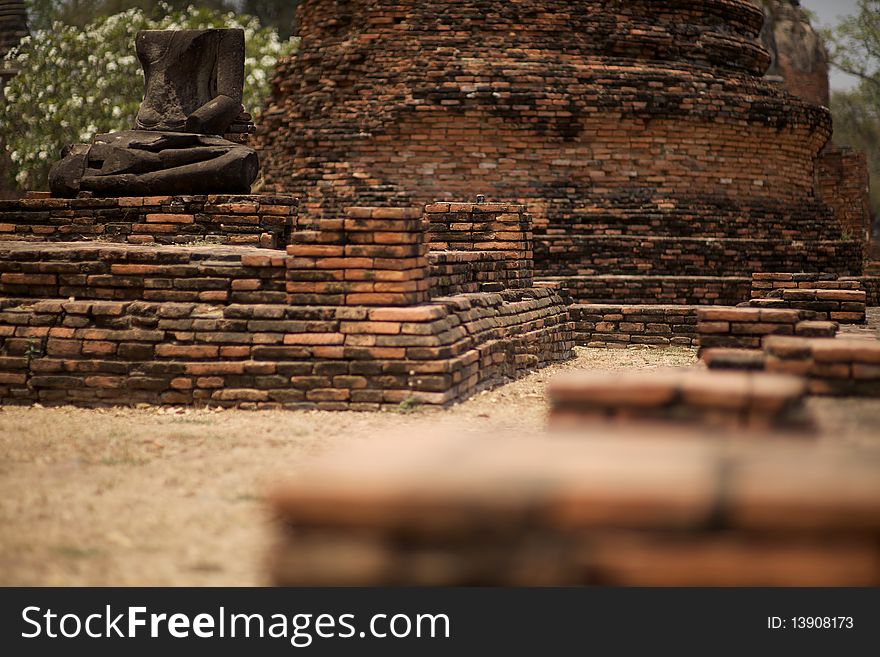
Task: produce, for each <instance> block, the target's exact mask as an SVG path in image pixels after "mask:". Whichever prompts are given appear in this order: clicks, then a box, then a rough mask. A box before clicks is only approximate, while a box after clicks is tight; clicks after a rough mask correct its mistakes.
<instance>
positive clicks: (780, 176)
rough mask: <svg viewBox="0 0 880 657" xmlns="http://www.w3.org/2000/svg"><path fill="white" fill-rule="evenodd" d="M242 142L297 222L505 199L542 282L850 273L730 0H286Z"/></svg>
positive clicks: (806, 136)
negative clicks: (284, 55)
mask: <svg viewBox="0 0 880 657" xmlns="http://www.w3.org/2000/svg"><path fill="white" fill-rule="evenodd" d="M299 12H300V13H299V24H300V27H301V36H302V47H301V50H300V53H299V55H298V56H296V57H295V58H292V59H290V60H288V61H285V62H282V63H281V64H280V65H279V68H278V72H277V76H276V79H275V83H274V94H273V99H272V102H271V104H270V107H269V109H268V111H267V113H266V114H265V115H264V121H263V126H262V133H261V140H262V151H263V152H262V163H263V168H264V171H265V175H266V182H267V185H268V186H269V187H270V188H273V189H275V190H277V191H286V192H293V193H296V194H299V195H300V196H301V197H302V206H301V207H302V210H303V211H304V212H305V213H311V214H312V215H313V216H321V215H332V214H334V213H336V212H337V211H338V210H339V209H340V208H341V207H343V206H346V205H356V204H362V205H385V204H387V205H402V204H419V203H429V202H432V201H439V200H472V199H473V197H474V196H475V195H476V194H485V195H486V196H487V198H488V199H490V200H503V201H514V200H515V201H519V202H523V203H526V204H527V205H528V206H529V209H530V211H531V212H532V213H533V215H534V217H535V238H536V240H535V242H536V243H535V254H536V264H537V267H538V271H539V273H541V274H543V275H561V276H573V275H597V274H605V275H610V274H638V275H644V274H654V275H659V276H671V275H678V276H680V275H701V274H703V275H705V274H711V275H715V276H723V275H731V276H733V275H743V274H748V273H751V272H753V271H810V270H823V271H837V272H847V271H848V272H851V273H857V270H858V268H859V267H860V258H861V253H860V250H859V247H858V245H857V244H854V243H850V242H846V241H841V240H840V237H841V231H840V228H839V226H837V224H836V223H835V222H834V221H833V219H831V218H830V214H829V211H828V209H827V208H826V207H825V206H824V205H823V204H822V203H820V202H819V201H818V200H817V198H816V196H815V194H814V176H813V171H814V167H815V161H816V157H817V155H818V153H819V151H820V150H821V149H822V147H823V146H824V144H825V143H826V142H827V141H828V138H829V136H830V133H831V118H830V115H829V113H828V111H827V110H826V109H824V108H821V107H818V106H815V105H811V104H808V103H807V102H805V101H803V100H800V99H798V98H795V97H793V96H791V95H789V94H786V93H785V92H783V91H781V90H780V89H779V88H778V86H777V85H774V84H772V83H769V82H766V81H764V80H762V76H763V74H764V72H765V70H766V69H767V67H768V65H769V63H770V57H769V55H768V53H767V51H766V50H765V49H764V48H762V47H761V46H760V45H757V38H758V35H759V33H760V31H761V26H762V23H763V18H764V16H763V13H762V11H761V10H760V9H758V8H757V7H756V6H754V5H753V4H752V3H751V2H750V1H749V0H662V1H661V0H575V1H572V0H534V1H532V2H510V1H509V0H432V1H431V2H424V1H421V0H304V1H303V3H302V5H301V7H300V10H299Z"/></svg>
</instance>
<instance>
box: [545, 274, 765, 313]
mask: <svg viewBox="0 0 880 657" xmlns="http://www.w3.org/2000/svg"><path fill="white" fill-rule="evenodd" d="M540 280H541V281H545V282H556V283H559V284H560V285H564V286H565V288H566V289H567V290H568V292H569V294H571V296H572V298H573V299H575V300H576V301H578V302H580V303H596V304H613V303H627V304H654V305H656V304H660V303H667V304H681V305H720V306H735V305H736V304H738V303H740V302H742V301H746V300H747V299H748V298H749V289H750V287H749V286H750V283H749V278H748V277H746V276H728V277H722V276H638V275H632V276H621V275H613V274H610V275H592V276H561V277H553V276H543V277H541V279H540Z"/></svg>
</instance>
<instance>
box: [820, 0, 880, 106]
mask: <svg viewBox="0 0 880 657" xmlns="http://www.w3.org/2000/svg"><path fill="white" fill-rule="evenodd" d="M857 7H858V9H857V11H858V13H857V14H856V15H854V16H849V17H846V18H844V19H843V20H841V21H840V23H839V24H838V26H837V27H836V28H835V29H833V30H826V32H825V40H826V43H827V46H828V54H829V56H830V58H831V62H832V63H833V64H834V65H835V66H836V67H837V68H839V69H840V70H841V71H843V72H845V73H849V74H850V75H854V76H856V77H857V78H859V79H860V80H861V81H862V87H864V88H863V89H862V90H861V93H862V95H864V96H866V97H867V100H868V101H869V102H871V103H872V104H873V105H875V106H880V0H859V2H858V5H857Z"/></svg>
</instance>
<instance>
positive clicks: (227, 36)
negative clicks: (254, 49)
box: [49, 29, 259, 197]
mask: <svg viewBox="0 0 880 657" xmlns="http://www.w3.org/2000/svg"><path fill="white" fill-rule="evenodd" d="M137 55H138V59H140V62H141V65H142V66H143V69H144V79H145V91H144V100H143V102H142V103H141V106H140V109H139V110H138V115H137V120H136V123H135V129H134V130H125V131H123V132H113V133H109V134H105V135H98V136H96V137H95V139H94V141H93V142H92V143H91V144H77V145H75V146H71V147H68V148H67V149H65V153H64V154H63V156H64V157H63V159H62V160H61V161H60V162H58V163H57V164H55V165H54V166H53V167H52V170H51V172H50V173H49V188H50V189H51V190H52V194H53V195H54V196H61V197H74V196H76V195H77V194H78V193H79V192H81V191H88V192H92V193H94V194H96V195H99V196H144V195H166V194H210V193H215V194H242V193H247V192H249V191H250V186H251V184H252V183H253V182H254V180H256V178H257V174H258V172H259V162H258V160H257V154H256V152H255V151H254V150H252V149H250V148H248V147H246V146H243V145H241V144H236V143H234V142H231V141H227V140H226V139H223V138H222V137H220V135H223V134H224V133H226V132H227V131H228V130H229V128H230V126H231V125H232V124H233V123H235V122H236V120H237V119H238V117H239V116H240V114H241V112H242V110H243V108H242V106H241V99H242V87H243V85H244V31H243V30H237V29H236V30H226V29H210V30H169V31H162V30H145V31H142V32H139V33H138V35H137Z"/></svg>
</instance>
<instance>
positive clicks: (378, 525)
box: [269, 426, 880, 586]
mask: <svg viewBox="0 0 880 657" xmlns="http://www.w3.org/2000/svg"><path fill="white" fill-rule="evenodd" d="M650 433H651V435H647V436H646V432H645V431H644V430H643V429H642V428H639V429H638V430H629V431H627V430H624V429H618V430H616V431H610V430H609V428H608V427H605V426H602V427H600V428H597V429H595V430H592V431H591V430H589V429H587V428H584V429H581V430H580V431H579V432H578V434H577V435H567V434H562V435H558V436H557V435H553V434H537V435H520V434H517V433H514V434H513V435H511V434H510V432H505V434H504V435H503V436H502V435H481V434H474V433H473V431H468V430H467V428H465V427H462V428H461V430H459V431H457V432H453V430H452V429H450V430H449V434H448V435H446V436H442V435H441V436H437V435H433V436H432V435H428V436H420V437H419V440H413V439H412V436H407V435H399V436H392V437H388V438H380V439H378V440H370V441H363V444H357V445H354V446H347V447H346V449H345V450H337V451H335V452H331V453H329V454H325V455H322V456H321V457H320V458H319V459H318V460H317V461H316V463H315V465H314V467H310V468H308V469H304V470H303V472H301V473H297V476H296V477H291V478H290V479H289V480H288V481H286V482H284V483H282V484H280V485H278V486H277V487H276V490H274V491H273V493H272V494H271V495H270V501H271V504H272V509H273V517H274V518H276V519H277V522H276V524H275V527H276V538H277V540H276V541H273V542H272V543H273V547H272V553H271V559H270V560H269V563H270V576H271V579H272V582H273V583H275V584H277V585H282V586H316V585H320V586H328V585H338V586H381V585H391V586H395V585H396V586H401V585H403V586H419V585H422V586H470V585H474V584H476V585H490V586H578V585H601V586H688V585H690V586H707V585H708V586H713V585H714V586H731V585H739V586H743V585H752V586H762V585H763V586H810V585H813V586H816V585H825V586H845V585H850V586H855V585H861V586H876V585H878V584H880V566H878V546H877V533H878V531H880V461H878V459H877V458H876V452H875V451H873V450H869V449H852V448H848V449H844V448H842V447H840V446H835V445H830V444H823V445H822V448H821V449H818V448H813V446H811V445H806V444H804V443H803V442H800V443H795V444H792V442H790V441H774V442H773V443H772V444H769V443H768V442H767V441H761V440H755V441H752V442H749V443H741V444H738V445H737V446H736V449H719V448H718V442H717V438H718V436H717V432H713V435H712V436H711V438H713V439H715V440H711V441H710V442H709V444H707V442H706V440H705V439H706V438H709V436H707V435H705V432H704V433H703V434H701V435H700V436H699V437H698V438H687V439H685V438H683V437H682V436H681V433H682V432H681V430H680V429H675V430H673V431H668V432H666V433H662V430H661V429H659V428H657V427H653V428H652V430H651V432H650ZM701 439H702V440H701ZM334 555H346V559H347V560H346V563H345V567H344V568H340V565H339V558H337V557H334Z"/></svg>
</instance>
